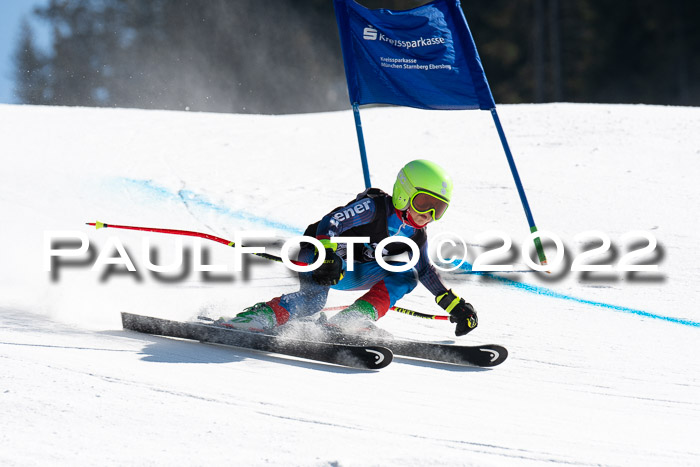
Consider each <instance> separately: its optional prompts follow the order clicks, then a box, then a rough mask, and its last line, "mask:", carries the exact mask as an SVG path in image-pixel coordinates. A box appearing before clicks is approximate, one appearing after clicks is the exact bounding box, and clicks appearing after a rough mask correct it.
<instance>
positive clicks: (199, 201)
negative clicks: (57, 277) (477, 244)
mask: <svg viewBox="0 0 700 467" xmlns="http://www.w3.org/2000/svg"><path fill="white" fill-rule="evenodd" d="M119 181H120V182H121V183H123V184H126V185H128V186H130V187H132V188H137V189H140V190H141V191H143V192H144V193H145V194H147V195H149V196H151V197H157V198H160V199H161V200H165V201H181V202H183V203H185V204H187V205H194V206H197V207H199V208H203V209H206V210H210V211H214V212H216V213H218V214H221V215H223V216H226V217H229V218H231V219H235V220H242V221H247V222H251V223H256V224H261V225H263V226H265V227H267V228H272V229H277V230H282V231H286V232H289V233H292V234H294V235H301V234H302V232H303V231H302V230H300V229H299V228H298V227H295V226H292V225H288V224H283V223H280V222H274V221H270V220H268V219H265V218H262V217H259V216H257V215H255V214H252V213H248V212H242V211H234V210H232V209H230V208H227V207H224V206H220V205H218V204H215V203H213V202H211V201H209V200H208V199H206V197H205V196H203V195H200V194H197V193H195V192H193V191H190V190H179V191H177V192H172V191H170V190H168V189H167V188H164V187H161V186H158V185H156V184H155V183H153V182H152V181H150V180H137V179H132V178H122V179H119ZM459 269H461V270H463V271H464V272H465V273H468V274H480V275H484V276H487V277H489V278H490V279H494V280H496V281H499V282H501V283H502V284H504V285H507V286H509V287H515V288H516V289H519V290H522V291H525V292H529V293H534V294H537V295H543V296H546V297H550V298H556V299H559V300H568V301H571V302H575V303H580V304H584V305H590V306H595V307H598V308H604V309H608V310H613V311H617V312H621V313H628V314H631V315H637V316H641V317H644V318H651V319H659V320H662V321H667V322H670V323H675V324H681V325H684V326H692V327H700V322H698V321H692V320H689V319H682V318H674V317H671V316H664V315H658V314H655V313H650V312H648V311H644V310H638V309H636V308H629V307H625V306H619V305H612V304H610V303H604V302H598V301H595V300H588V299H585V298H578V297H574V296H572V295H567V294H563V293H560V292H556V291H554V290H552V289H548V288H546V287H540V286H536V285H531V284H526V283H524V282H518V281H515V280H513V279H508V278H505V277H502V276H497V275H494V274H491V273H481V272H476V271H472V265H471V264H470V263H468V262H466V261H465V262H464V263H463V264H462V265H461V266H460V267H459Z"/></svg>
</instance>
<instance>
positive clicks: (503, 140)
mask: <svg viewBox="0 0 700 467" xmlns="http://www.w3.org/2000/svg"><path fill="white" fill-rule="evenodd" d="M491 116H492V117H493V122H494V123H495V124H496V130H498V136H499V137H500V138H501V144H502V145H503V150H504V151H505V153H506V159H508V165H509V166H510V171H511V173H512V174H513V180H515V186H516V188H517V189H518V194H519V195H520V202H521V203H522V205H523V209H524V210H525V217H527V223H528V224H529V225H530V233H534V232H537V227H536V226H535V219H533V217H532V211H530V204H529V203H528V202H527V196H525V190H524V189H523V184H522V182H521V181H520V175H518V168H517V167H516V166H515V160H514V159H513V154H512V153H511V152H510V147H509V146H508V140H507V139H506V134H505V132H504V131H503V127H502V126H501V120H500V119H499V118H498V112H496V108H495V107H494V108H492V109H491ZM535 248H536V249H537V256H538V257H539V259H540V263H541V264H543V265H544V264H547V257H546V256H545V254H544V248H543V247H542V241H541V240H540V237H535Z"/></svg>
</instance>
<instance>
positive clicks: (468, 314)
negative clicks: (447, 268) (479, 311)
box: [435, 290, 479, 336]
mask: <svg viewBox="0 0 700 467" xmlns="http://www.w3.org/2000/svg"><path fill="white" fill-rule="evenodd" d="M435 301H436V302H437V304H438V305H440V306H441V307H442V308H443V309H444V310H445V311H447V312H448V313H449V314H450V323H457V327H456V328H455V336H463V335H465V334H467V333H468V332H470V331H472V330H474V328H476V326H477V325H478V324H479V320H478V319H477V317H476V310H474V307H473V306H472V304H471V303H467V302H465V301H464V299H463V298H460V297H458V296H457V295H456V294H455V293H454V292H453V291H452V290H449V291H447V292H446V293H444V294H442V295H440V296H438V297H435Z"/></svg>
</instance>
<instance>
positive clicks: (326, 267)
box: [311, 248, 345, 286]
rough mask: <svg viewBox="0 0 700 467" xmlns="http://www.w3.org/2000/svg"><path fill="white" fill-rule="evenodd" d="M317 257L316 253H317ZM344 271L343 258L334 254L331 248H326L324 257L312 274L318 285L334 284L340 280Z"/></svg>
mask: <svg viewBox="0 0 700 467" xmlns="http://www.w3.org/2000/svg"><path fill="white" fill-rule="evenodd" d="M317 257H318V253H317ZM344 275H345V271H344V269H343V260H342V259H341V258H340V256H338V255H336V254H335V251H333V249H332V248H326V259H325V260H324V261H323V264H322V265H321V266H319V267H318V268H317V269H316V270H315V271H314V272H313V273H312V274H311V277H312V278H313V280H314V282H316V283H317V284H319V285H328V286H330V285H335V284H337V283H338V282H340V281H341V279H342V278H343V276H344Z"/></svg>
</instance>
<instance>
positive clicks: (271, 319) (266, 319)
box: [215, 302, 277, 332]
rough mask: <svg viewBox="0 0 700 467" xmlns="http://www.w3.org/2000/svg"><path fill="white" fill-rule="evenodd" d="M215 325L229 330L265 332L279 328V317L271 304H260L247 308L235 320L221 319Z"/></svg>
mask: <svg viewBox="0 0 700 467" xmlns="http://www.w3.org/2000/svg"><path fill="white" fill-rule="evenodd" d="M215 323H216V324H218V325H219V326H225V327H227V328H234V329H243V330H246V331H256V332H265V331H269V330H271V329H274V328H275V327H277V317H276V316H275V312H274V310H273V309H272V307H271V306H270V305H269V304H267V303H265V302H260V303H256V304H255V305H253V306H251V307H248V308H246V309H245V310H243V311H242V312H241V313H238V314H237V315H236V316H234V317H233V318H219V319H218V320H216V322H215Z"/></svg>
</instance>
